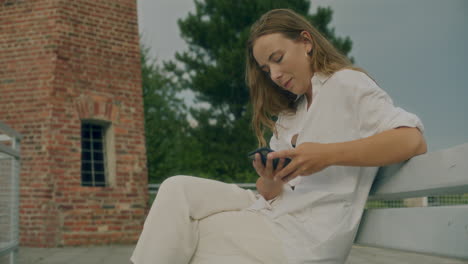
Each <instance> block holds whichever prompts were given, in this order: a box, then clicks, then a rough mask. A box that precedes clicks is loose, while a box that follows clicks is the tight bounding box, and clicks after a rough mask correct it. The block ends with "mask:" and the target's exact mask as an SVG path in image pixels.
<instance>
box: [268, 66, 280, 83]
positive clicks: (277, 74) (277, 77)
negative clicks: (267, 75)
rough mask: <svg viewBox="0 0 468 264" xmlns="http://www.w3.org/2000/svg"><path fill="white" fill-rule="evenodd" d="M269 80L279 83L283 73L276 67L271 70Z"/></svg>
mask: <svg viewBox="0 0 468 264" xmlns="http://www.w3.org/2000/svg"><path fill="white" fill-rule="evenodd" d="M270 71H271V79H272V80H273V81H275V82H277V81H279V80H280V79H281V77H282V76H283V73H282V72H281V71H280V70H279V69H278V68H276V67H274V68H271V69H270Z"/></svg>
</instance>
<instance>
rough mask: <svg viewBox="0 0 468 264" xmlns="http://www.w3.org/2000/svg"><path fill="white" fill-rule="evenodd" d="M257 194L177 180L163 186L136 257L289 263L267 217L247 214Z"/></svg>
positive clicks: (152, 261)
mask: <svg viewBox="0 0 468 264" xmlns="http://www.w3.org/2000/svg"><path fill="white" fill-rule="evenodd" d="M255 200H256V198H255V195H254V194H253V193H252V191H249V190H244V189H242V188H239V187H238V186H236V185H235V184H226V183H222V182H218V181H214V180H208V179H202V178H196V177H191V176H174V177H171V178H168V179H167V180H165V181H164V182H163V184H161V187H160V188H159V191H158V194H157V197H156V200H155V201H154V203H153V205H152V207H151V210H150V212H149V214H148V216H147V218H146V221H145V224H144V227H143V231H142V233H141V235H140V238H139V240H138V243H137V245H136V248H135V250H134V252H133V255H132V257H131V261H132V262H133V263H134V264H160V263H161V264H164V263H168V264H179V263H180V264H188V263H191V264H202V263H223V264H229V263H236V264H238V263H244V264H249V263H271V264H275V263H286V260H285V259H284V254H283V249H282V245H281V241H280V240H279V239H278V238H277V237H276V236H275V235H274V234H273V232H272V231H271V229H270V226H269V224H268V222H267V221H269V220H268V219H267V218H266V217H265V216H264V215H262V214H260V213H258V212H253V211H247V210H243V209H245V208H247V207H249V206H250V205H251V204H252V203H253V202H254V201H255Z"/></svg>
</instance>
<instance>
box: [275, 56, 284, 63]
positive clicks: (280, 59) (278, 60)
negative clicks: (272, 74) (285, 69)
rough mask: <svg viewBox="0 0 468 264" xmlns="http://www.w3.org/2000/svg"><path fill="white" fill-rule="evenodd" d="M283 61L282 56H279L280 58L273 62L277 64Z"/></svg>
mask: <svg viewBox="0 0 468 264" xmlns="http://www.w3.org/2000/svg"><path fill="white" fill-rule="evenodd" d="M282 60H283V55H281V57H279V58H278V59H276V60H275V62H276V63H278V62H281V61H282Z"/></svg>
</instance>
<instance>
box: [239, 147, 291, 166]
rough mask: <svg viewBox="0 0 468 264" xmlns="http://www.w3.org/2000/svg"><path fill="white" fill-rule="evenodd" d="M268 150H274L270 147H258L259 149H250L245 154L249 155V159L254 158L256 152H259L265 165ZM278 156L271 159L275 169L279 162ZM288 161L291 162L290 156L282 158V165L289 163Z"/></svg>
mask: <svg viewBox="0 0 468 264" xmlns="http://www.w3.org/2000/svg"><path fill="white" fill-rule="evenodd" d="M270 152H274V150H272V149H270V148H266V147H265V148H259V149H256V150H254V151H251V152H249V154H247V156H248V157H249V159H251V160H255V154H256V153H259V154H260V158H261V160H262V164H263V166H266V162H267V155H268V153H270ZM279 160H280V159H279V158H276V159H274V160H273V169H274V170H276V167H277V166H278V163H279ZM289 162H291V159H290V158H286V159H285V160H284V165H283V167H286V165H288V164H289Z"/></svg>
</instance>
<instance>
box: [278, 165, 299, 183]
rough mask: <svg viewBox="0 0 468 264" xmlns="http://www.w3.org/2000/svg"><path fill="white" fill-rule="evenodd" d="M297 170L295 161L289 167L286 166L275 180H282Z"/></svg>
mask: <svg viewBox="0 0 468 264" xmlns="http://www.w3.org/2000/svg"><path fill="white" fill-rule="evenodd" d="M297 169H298V168H297V165H296V162H294V160H292V161H291V162H290V163H289V164H288V165H286V167H284V168H283V169H281V170H280V171H279V172H278V173H277V174H276V175H275V180H281V179H283V178H284V177H286V176H288V175H290V174H291V173H293V172H294V171H296V170H297Z"/></svg>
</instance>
